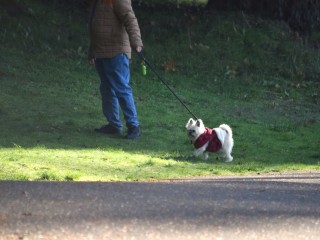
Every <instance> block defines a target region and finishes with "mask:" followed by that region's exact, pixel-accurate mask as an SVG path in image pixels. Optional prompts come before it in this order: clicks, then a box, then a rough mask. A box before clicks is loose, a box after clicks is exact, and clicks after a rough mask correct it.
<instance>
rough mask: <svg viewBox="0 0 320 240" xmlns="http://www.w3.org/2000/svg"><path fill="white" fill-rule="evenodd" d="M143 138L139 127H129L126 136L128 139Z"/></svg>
mask: <svg viewBox="0 0 320 240" xmlns="http://www.w3.org/2000/svg"><path fill="white" fill-rule="evenodd" d="M140 136H141V131H140V128H139V126H131V127H128V133H127V135H126V139H132V140H133V139H136V138H138V137H140Z"/></svg>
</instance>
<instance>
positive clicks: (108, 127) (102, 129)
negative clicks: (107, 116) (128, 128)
mask: <svg viewBox="0 0 320 240" xmlns="http://www.w3.org/2000/svg"><path fill="white" fill-rule="evenodd" d="M94 131H95V132H99V133H104V134H118V133H121V129H119V128H116V127H114V126H112V125H110V124H108V125H104V126H102V127H100V128H95V129H94Z"/></svg>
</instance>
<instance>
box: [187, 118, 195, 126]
mask: <svg viewBox="0 0 320 240" xmlns="http://www.w3.org/2000/svg"><path fill="white" fill-rule="evenodd" d="M193 122H194V120H193V119H192V118H190V119H189V121H188V123H187V125H186V128H188V127H190V126H192V125H193Z"/></svg>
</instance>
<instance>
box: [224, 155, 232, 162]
mask: <svg viewBox="0 0 320 240" xmlns="http://www.w3.org/2000/svg"><path fill="white" fill-rule="evenodd" d="M232 160H233V157H231V156H229V157H226V158H225V159H224V162H226V163H228V162H232Z"/></svg>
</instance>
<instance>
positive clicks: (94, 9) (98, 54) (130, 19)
mask: <svg viewBox="0 0 320 240" xmlns="http://www.w3.org/2000/svg"><path fill="white" fill-rule="evenodd" d="M89 31H90V47H89V52H88V58H89V59H92V58H112V57H114V56H116V55H118V54H120V53H125V54H126V55H127V56H128V58H129V59H130V58H131V47H132V48H134V49H136V48H137V47H143V43H142V40H141V33H140V28H139V25H138V21H137V18H136V16H135V14H134V12H133V9H132V4H131V0H92V6H91V12H90V21H89Z"/></svg>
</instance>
